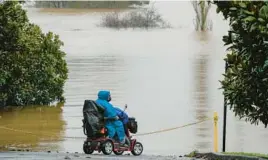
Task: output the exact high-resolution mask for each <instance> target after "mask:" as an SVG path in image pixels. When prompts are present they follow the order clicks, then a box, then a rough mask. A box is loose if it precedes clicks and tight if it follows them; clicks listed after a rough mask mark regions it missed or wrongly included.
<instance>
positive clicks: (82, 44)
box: [0, 2, 268, 154]
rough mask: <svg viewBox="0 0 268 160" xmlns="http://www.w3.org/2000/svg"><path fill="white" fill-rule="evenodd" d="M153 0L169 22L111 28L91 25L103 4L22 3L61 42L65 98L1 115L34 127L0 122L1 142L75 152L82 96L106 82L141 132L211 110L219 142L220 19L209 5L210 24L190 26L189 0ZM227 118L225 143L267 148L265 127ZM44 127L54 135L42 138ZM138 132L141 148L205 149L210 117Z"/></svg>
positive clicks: (209, 142) (234, 147) (209, 143)
mask: <svg viewBox="0 0 268 160" xmlns="http://www.w3.org/2000/svg"><path fill="white" fill-rule="evenodd" d="M155 6H156V7H157V8H158V9H159V11H160V12H161V13H162V14H163V16H164V18H165V19H166V20H168V21H169V22H170V23H171V24H172V25H173V26H174V28H172V29H165V30H161V29H155V30H148V31H145V30H140V29H136V30H132V29H129V30H119V31H118V30H112V29H105V28H100V27H97V24H98V23H99V20H100V16H101V14H102V12H96V13H95V12H85V11H83V12H80V11H75V10H72V12H71V13H70V12H66V11H65V12H57V11H55V10H54V11H53V12H52V10H50V11H47V12H40V11H38V10H36V9H28V11H29V12H28V13H29V18H30V20H31V21H32V22H34V23H37V24H39V25H40V26H41V27H42V29H43V31H44V32H47V31H49V30H50V31H53V32H55V33H57V34H59V35H60V38H61V39H62V41H63V42H64V44H65V46H64V48H63V49H64V51H66V53H67V56H66V59H67V62H68V67H69V79H68V81H67V82H66V85H65V97H66V99H67V102H66V104H65V105H64V107H63V108H62V110H61V109H59V108H57V109H51V111H49V109H43V111H41V109H26V110H23V111H21V112H14V113H8V114H4V115H2V116H1V119H0V124H1V125H4V124H7V125H6V126H7V127H11V128H17V129H24V130H28V131H31V132H35V133H36V132H37V133H39V134H41V135H40V137H38V138H36V137H35V138H34V137H31V136H27V135H24V133H21V132H14V131H10V130H4V129H1V130H0V144H4V145H10V144H16V145H19V144H20V145H23V144H32V146H33V147H39V148H40V147H41V149H42V147H43V149H47V148H53V149H54V150H59V151H69V152H75V151H77V152H82V144H83V139H72V138H71V137H84V134H83V131H82V128H81V126H82V122H81V120H82V105H83V102H84V100H85V99H96V94H97V92H98V90H101V89H108V90H110V91H111V93H112V98H113V101H112V103H113V104H114V105H116V106H120V107H123V106H124V104H125V103H127V104H128V106H129V107H128V109H127V112H128V114H129V115H131V116H134V117H136V119H137V120H138V123H139V132H141V133H143V132H147V131H154V130H159V129H164V128H169V127H175V126H181V125H184V124H187V123H192V122H195V121H198V120H202V119H203V118H205V117H208V116H209V117H212V116H213V112H214V111H217V112H218V114H219V115H220V119H219V127H220V128H219V133H220V135H219V138H220V142H219V149H220V150H221V145H222V143H221V137H222V130H221V127H222V116H221V115H222V111H223V96H222V94H221V90H218V88H219V87H220V84H219V82H218V80H220V79H221V78H222V76H221V75H222V73H223V72H224V62H223V57H224V54H225V48H224V47H223V43H222V36H223V35H224V34H225V33H227V29H228V26H227V22H225V21H223V20H222V19H223V18H222V17H221V15H217V14H216V12H215V7H213V8H212V9H211V14H210V19H213V31H212V32H208V33H197V32H195V31H194V27H193V17H194V12H193V9H192V6H191V4H190V2H156V4H155ZM227 123H228V124H227V146H226V150H227V151H239V152H240V151H244V152H262V153H265V152H267V149H266V148H267V147H266V145H265V144H267V143H268V132H267V131H266V130H265V129H264V128H263V127H262V126H259V127H256V126H252V125H250V124H246V123H245V122H243V121H238V120H237V118H235V117H234V115H233V113H232V112H228V122H227ZM45 132H53V133H56V134H57V135H55V136H54V138H53V139H50V141H49V143H48V140H49V138H48V137H47V136H45V135H46V134H45ZM53 135H54V134H53ZM63 137H67V138H63ZM68 137H69V138H68ZM50 138H51V136H50ZM137 138H138V140H139V141H141V142H142V143H143V145H144V148H145V150H144V154H185V153H188V152H190V151H192V150H194V149H198V150H200V151H212V149H213V122H212V121H207V122H204V123H202V124H198V125H195V126H189V127H186V128H182V129H178V130H175V131H170V132H165V133H161V134H154V135H148V136H143V137H137ZM51 141H53V143H52V142H51ZM44 147H45V148H44Z"/></svg>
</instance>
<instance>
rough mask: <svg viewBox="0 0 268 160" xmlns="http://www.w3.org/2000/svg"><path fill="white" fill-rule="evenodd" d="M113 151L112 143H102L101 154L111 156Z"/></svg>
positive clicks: (108, 141)
mask: <svg viewBox="0 0 268 160" xmlns="http://www.w3.org/2000/svg"><path fill="white" fill-rule="evenodd" d="M113 150H114V145H113V142H112V141H110V140H107V141H105V142H103V143H102V145H101V151H102V152H103V154H105V155H110V154H112V152H113Z"/></svg>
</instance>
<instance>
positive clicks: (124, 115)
mask: <svg viewBox="0 0 268 160" xmlns="http://www.w3.org/2000/svg"><path fill="white" fill-rule="evenodd" d="M115 110H116V114H117V116H118V117H119V119H120V120H121V121H122V123H123V125H124V128H125V134H126V136H129V133H128V128H127V123H128V115H127V113H126V112H124V111H122V110H121V109H120V108H118V107H115Z"/></svg>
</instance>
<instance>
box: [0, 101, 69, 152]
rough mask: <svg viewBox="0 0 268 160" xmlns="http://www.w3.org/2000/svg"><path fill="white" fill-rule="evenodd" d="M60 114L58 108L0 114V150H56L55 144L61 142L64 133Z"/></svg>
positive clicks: (17, 110) (22, 109) (60, 109)
mask: <svg viewBox="0 0 268 160" xmlns="http://www.w3.org/2000/svg"><path fill="white" fill-rule="evenodd" d="M61 113H62V108H61V107H60V106H57V107H27V108H21V109H15V110H13V111H8V112H0V117H1V118H0V127H1V128H0V130H1V132H0V148H1V149H7V147H15V148H27V149H31V150H40V149H41V150H43V149H48V150H51V149H55V150H57V149H58V147H59V146H58V145H57V144H56V142H58V141H59V140H61V137H62V135H63V132H64V121H63V119H62V114H61ZM44 143H46V145H44ZM40 146H42V147H41V148H40Z"/></svg>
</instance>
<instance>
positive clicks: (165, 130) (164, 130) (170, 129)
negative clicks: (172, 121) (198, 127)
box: [133, 118, 213, 137]
mask: <svg viewBox="0 0 268 160" xmlns="http://www.w3.org/2000/svg"><path fill="white" fill-rule="evenodd" d="M212 119H213V118H206V119H204V120H201V121H198V122H193V123H188V124H186V125H182V126H178V127H173V128H167V129H162V130H157V131H152V132H147V133H140V134H135V135H133V136H135V137H137V136H145V135H150V134H156V133H162V132H168V131H172V130H176V129H180V128H184V127H188V126H192V125H195V124H199V123H203V122H205V121H208V120H212Z"/></svg>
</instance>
